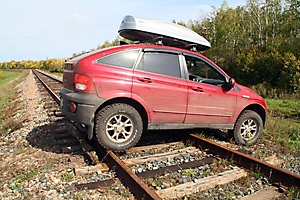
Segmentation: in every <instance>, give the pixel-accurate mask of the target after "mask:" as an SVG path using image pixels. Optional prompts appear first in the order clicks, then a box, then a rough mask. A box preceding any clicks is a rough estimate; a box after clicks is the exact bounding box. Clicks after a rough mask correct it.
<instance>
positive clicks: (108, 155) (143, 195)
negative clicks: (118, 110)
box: [96, 145, 161, 200]
mask: <svg viewBox="0 0 300 200" xmlns="http://www.w3.org/2000/svg"><path fill="white" fill-rule="evenodd" d="M96 152H97V154H99V155H100V156H101V157H102V158H103V160H104V161H105V162H106V164H107V165H108V166H109V168H110V169H114V170H115V171H116V173H117V174H118V178H119V179H120V180H121V181H122V182H124V183H125V185H127V186H128V187H129V189H130V190H131V192H132V193H133V194H134V195H135V197H136V199H145V200H147V199H161V198H160V197H159V196H158V194H157V193H156V192H155V191H153V190H152V189H150V188H149V187H148V186H147V185H146V184H145V183H144V182H143V181H142V180H141V179H140V178H139V177H138V176H137V175H136V174H135V173H133V172H132V170H131V169H130V168H129V167H128V166H127V165H126V164H125V163H124V162H123V161H122V160H121V159H120V158H119V157H118V156H116V155H115V154H114V153H113V152H112V151H110V150H106V149H104V148H103V147H101V146H100V145H99V147H98V146H97V149H96Z"/></svg>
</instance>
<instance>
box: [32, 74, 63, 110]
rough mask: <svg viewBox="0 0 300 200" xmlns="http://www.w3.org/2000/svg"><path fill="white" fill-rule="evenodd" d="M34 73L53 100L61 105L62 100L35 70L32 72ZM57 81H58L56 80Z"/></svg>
mask: <svg viewBox="0 0 300 200" xmlns="http://www.w3.org/2000/svg"><path fill="white" fill-rule="evenodd" d="M32 72H33V73H34V74H35V76H36V77H37V78H38V79H39V81H40V82H41V83H42V84H43V85H44V87H45V88H46V89H47V91H48V92H49V94H50V95H51V96H52V97H53V99H54V100H55V101H56V103H57V104H58V105H60V98H59V97H58V96H57V95H56V94H55V93H54V92H53V91H52V90H51V89H50V87H49V86H48V85H47V84H46V83H45V82H44V81H43V80H42V79H41V78H40V77H39V75H38V74H37V73H36V71H35V70H32ZM54 80H56V79H54Z"/></svg>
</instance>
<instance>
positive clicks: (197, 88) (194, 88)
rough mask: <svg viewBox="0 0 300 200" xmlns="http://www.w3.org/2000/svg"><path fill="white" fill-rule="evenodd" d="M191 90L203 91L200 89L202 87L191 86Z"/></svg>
mask: <svg viewBox="0 0 300 200" xmlns="http://www.w3.org/2000/svg"><path fill="white" fill-rule="evenodd" d="M192 90H194V91H196V92H204V90H203V89H202V87H192Z"/></svg>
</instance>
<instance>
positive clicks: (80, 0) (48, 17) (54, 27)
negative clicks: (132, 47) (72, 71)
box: [0, 0, 246, 62]
mask: <svg viewBox="0 0 300 200" xmlns="http://www.w3.org/2000/svg"><path fill="white" fill-rule="evenodd" d="M222 3H223V0H208V1H207V0H206V1H204V0H185V1H184V0H106V1H103V0H0V30H1V31H0V62H4V61H11V60H15V61H20V60H45V59H51V58H58V59H62V58H67V57H70V56H72V54H73V53H80V52H81V51H84V50H85V51H87V50H90V49H92V48H96V47H97V46H98V45H102V44H103V43H104V42H105V41H106V40H108V41H112V40H114V39H115V38H116V37H117V36H118V28H119V25H120V22H121V21H122V19H123V17H124V16H125V15H133V16H135V17H141V18H148V19H157V20H163V21H169V22H171V21H172V20H176V21H182V22H185V23H187V22H188V21H189V20H190V19H192V20H198V19H201V18H202V17H203V16H204V15H205V14H207V13H209V12H210V11H211V9H212V6H214V7H217V8H219V7H220V6H221V4H222ZM245 3H246V0H227V4H228V5H229V6H230V7H236V6H238V5H245Z"/></svg>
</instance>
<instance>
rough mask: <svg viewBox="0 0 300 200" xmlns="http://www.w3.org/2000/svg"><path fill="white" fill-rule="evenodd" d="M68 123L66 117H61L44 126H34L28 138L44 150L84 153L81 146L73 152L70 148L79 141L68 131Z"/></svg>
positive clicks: (60, 152)
mask: <svg viewBox="0 0 300 200" xmlns="http://www.w3.org/2000/svg"><path fill="white" fill-rule="evenodd" d="M69 129H70V128H69V127H68V123H67V122H66V121H64V119H60V120H57V121H54V122H50V123H48V124H45V125H43V126H36V127H34V128H33V129H32V130H31V132H30V133H28V134H27V137H26V140H27V141H28V143H29V144H30V145H31V146H32V147H35V148H38V149H41V150H43V151H47V152H52V153H57V154H65V153H72V155H82V156H84V152H83V151H82V149H81V148H76V150H73V151H71V152H67V151H64V150H68V148H69V147H70V146H72V147H74V146H76V145H77V146H78V144H79V143H78V141H77V140H76V139H75V138H74V137H73V136H72V135H71V134H69V133H68V131H69Z"/></svg>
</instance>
